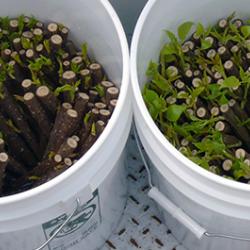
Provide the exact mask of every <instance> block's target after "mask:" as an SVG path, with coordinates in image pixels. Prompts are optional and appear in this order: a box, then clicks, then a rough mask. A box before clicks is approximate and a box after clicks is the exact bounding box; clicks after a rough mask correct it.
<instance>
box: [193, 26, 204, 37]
mask: <svg viewBox="0 0 250 250" xmlns="http://www.w3.org/2000/svg"><path fill="white" fill-rule="evenodd" d="M195 33H196V35H197V36H198V37H201V36H202V35H203V34H204V33H205V28H204V26H203V25H202V23H198V24H197V27H196V32H195Z"/></svg>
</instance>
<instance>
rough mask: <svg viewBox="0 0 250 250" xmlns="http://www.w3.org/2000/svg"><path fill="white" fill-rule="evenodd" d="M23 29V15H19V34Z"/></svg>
mask: <svg viewBox="0 0 250 250" xmlns="http://www.w3.org/2000/svg"><path fill="white" fill-rule="evenodd" d="M23 29H24V15H21V16H19V17H18V30H19V33H20V34H21V33H22V32H23Z"/></svg>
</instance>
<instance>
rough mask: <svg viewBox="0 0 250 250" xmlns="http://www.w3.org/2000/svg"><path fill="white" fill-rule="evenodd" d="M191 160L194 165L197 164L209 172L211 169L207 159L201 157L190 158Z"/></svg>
mask: <svg viewBox="0 0 250 250" xmlns="http://www.w3.org/2000/svg"><path fill="white" fill-rule="evenodd" d="M189 159H190V160H191V161H193V162H194V163H196V164H197V165H199V166H200V167H203V168H205V169H207V170H208V169H209V164H208V160H207V159H205V158H201V157H199V156H190V157H189Z"/></svg>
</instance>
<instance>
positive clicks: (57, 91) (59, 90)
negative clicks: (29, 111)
mask: <svg viewBox="0 0 250 250" xmlns="http://www.w3.org/2000/svg"><path fill="white" fill-rule="evenodd" d="M80 84H81V81H80V80H79V81H77V82H76V83H75V84H73V85H70V84H65V85H63V86H61V87H57V88H56V89H55V91H54V94H55V96H58V95H60V94H61V93H65V92H67V93H69V96H70V99H71V101H73V100H74V99H75V94H76V92H77V90H78V86H79V85H80Z"/></svg>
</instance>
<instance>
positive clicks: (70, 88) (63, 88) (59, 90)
mask: <svg viewBox="0 0 250 250" xmlns="http://www.w3.org/2000/svg"><path fill="white" fill-rule="evenodd" d="M67 91H69V92H72V91H74V86H72V85H69V84H65V85H63V86H61V87H57V88H56V89H55V91H54V94H55V96H58V95H59V94H61V93H63V92H67Z"/></svg>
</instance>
